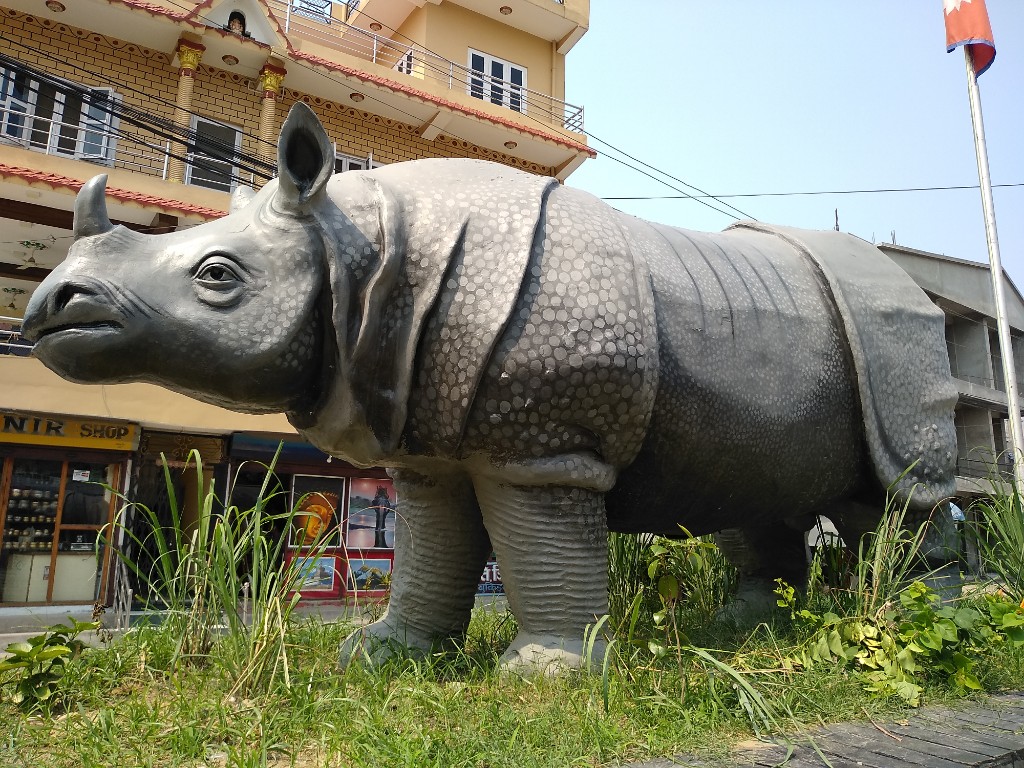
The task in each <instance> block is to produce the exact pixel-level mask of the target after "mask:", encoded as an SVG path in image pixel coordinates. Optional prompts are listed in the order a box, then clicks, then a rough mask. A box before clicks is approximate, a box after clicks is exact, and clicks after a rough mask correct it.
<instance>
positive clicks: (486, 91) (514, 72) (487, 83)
mask: <svg viewBox="0 0 1024 768" xmlns="http://www.w3.org/2000/svg"><path fill="white" fill-rule="evenodd" d="M467 68H468V70H469V72H468V76H467V83H466V92H467V93H469V95H470V96H472V97H474V98H477V99H481V100H483V101H489V102H491V103H492V104H498V105H500V106H503V107H506V108H508V109H511V110H513V111H515V112H525V111H526V90H527V84H526V74H527V72H526V67H524V66H522V65H521V64H516V63H515V62H511V61H506V60H505V59H499V58H498V57H497V56H491V55H490V54H489V53H484V52H483V51H478V50H475V49H473V48H470V49H469V65H468V67H467ZM517 79H518V80H521V81H522V82H518V83H517V82H516V80H517Z"/></svg>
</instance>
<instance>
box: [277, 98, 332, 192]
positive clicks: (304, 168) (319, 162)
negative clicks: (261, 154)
mask: <svg viewBox="0 0 1024 768" xmlns="http://www.w3.org/2000/svg"><path fill="white" fill-rule="evenodd" d="M333 173H334V146H333V145H332V144H331V140H330V139H329V138H328V136H327V131H325V130H324V127H323V125H321V124H320V120H318V119H317V116H316V115H315V114H314V113H313V110H312V109H310V108H309V107H308V106H306V105H305V104H303V103H302V102H301V101H300V102H296V104H295V106H293V107H292V109H291V111H290V112H289V113H288V117H287V119H285V121H284V125H283V126H282V127H281V138H280V139H278V142H277V175H278V187H277V199H278V206H277V207H278V208H279V209H280V210H293V211H297V210H299V209H303V208H305V207H306V206H307V205H308V204H309V203H311V202H314V201H315V200H316V198H317V197H318V196H319V195H320V194H321V193H322V192H323V189H324V186H325V185H326V184H327V180H328V179H330V178H331V174H333Z"/></svg>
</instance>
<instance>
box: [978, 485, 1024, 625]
mask: <svg viewBox="0 0 1024 768" xmlns="http://www.w3.org/2000/svg"><path fill="white" fill-rule="evenodd" d="M993 488H994V484H993ZM972 509H973V511H974V512H975V514H976V516H977V521H978V522H977V524H976V526H975V528H974V531H973V533H974V539H975V541H976V542H977V543H978V551H979V554H980V555H981V561H982V565H983V568H984V570H985V571H986V572H990V573H995V574H997V575H998V576H999V580H1000V587H1001V588H1002V589H1003V590H1004V591H1005V592H1006V594H1007V595H1009V597H1010V598H1011V599H1012V600H1013V601H1014V602H1015V603H1017V604H1018V605H1022V604H1024V505H1022V504H1021V497H1020V494H1019V492H1018V491H1017V489H1016V488H1014V489H1013V490H1012V491H1011V492H1010V493H997V492H995V490H993V492H992V493H989V494H988V495H987V496H984V497H982V498H981V499H979V500H978V501H977V502H975V504H974V505H973V506H972Z"/></svg>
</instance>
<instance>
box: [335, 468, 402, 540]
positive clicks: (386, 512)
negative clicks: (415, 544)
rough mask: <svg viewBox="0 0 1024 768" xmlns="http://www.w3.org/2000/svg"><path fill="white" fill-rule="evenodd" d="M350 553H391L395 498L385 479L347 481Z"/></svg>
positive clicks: (396, 500)
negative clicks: (380, 550) (353, 551)
mask: <svg viewBox="0 0 1024 768" xmlns="http://www.w3.org/2000/svg"><path fill="white" fill-rule="evenodd" d="M348 493H349V496H348V527H347V532H346V534H345V545H346V546H347V547H348V548H349V549H359V550H362V549H394V548H395V518H396V517H397V516H398V495H397V494H396V493H395V485H394V483H392V482H391V480H390V479H388V478H379V477H370V478H365V477H362V478H358V477H357V478H353V479H352V480H350V481H349V492H348Z"/></svg>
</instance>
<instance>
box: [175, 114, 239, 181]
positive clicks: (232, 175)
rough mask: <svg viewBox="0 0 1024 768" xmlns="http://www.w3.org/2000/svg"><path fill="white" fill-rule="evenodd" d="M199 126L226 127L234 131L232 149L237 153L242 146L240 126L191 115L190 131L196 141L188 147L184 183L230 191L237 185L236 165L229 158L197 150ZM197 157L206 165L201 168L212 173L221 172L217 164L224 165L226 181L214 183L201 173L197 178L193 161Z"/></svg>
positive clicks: (194, 161)
mask: <svg viewBox="0 0 1024 768" xmlns="http://www.w3.org/2000/svg"><path fill="white" fill-rule="evenodd" d="M201 126H216V127H218V128H226V129H228V130H230V131H234V146H233V147H232V149H233V151H234V152H235V153H237V152H238V150H239V148H240V147H241V146H242V128H241V127H240V126H237V125H231V124H230V123H224V122H221V121H220V120H213V119H211V118H209V117H200V116H199V115H193V116H192V132H193V134H194V135H195V137H196V141H195V143H194V144H193V145H192V146H190V147H189V153H188V165H187V166H186V169H185V183H186V184H191V185H192V186H195V187H203V188H204V189H213V190H216V191H218V192H231V191H232V190H233V189H234V188H235V187H236V186H237V185H238V180H237V178H236V177H237V175H238V174H237V172H236V171H237V167H236V165H235V163H234V162H231V161H229V160H222V159H218V158H217V157H215V156H213V155H204V154H201V153H200V152H199V151H198V149H197V148H196V145H198V143H199V133H200V129H201ZM197 158H198V159H199V161H200V162H202V163H205V164H206V165H207V168H205V169H201V170H209V171H211V172H212V173H214V174H216V173H221V172H222V171H220V170H218V168H217V167H218V166H224V170H223V173H226V174H227V176H228V181H227V183H226V184H223V183H216V182H215V181H214V180H212V179H208V178H204V177H203V176H202V175H200V176H199V177H198V178H197V177H196V173H195V171H196V166H195V163H196V159H197Z"/></svg>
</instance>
